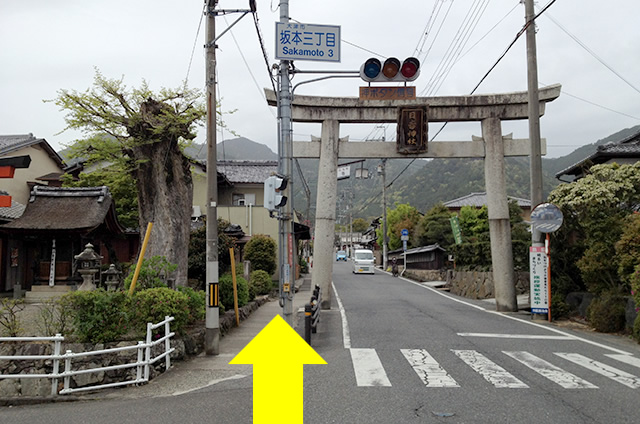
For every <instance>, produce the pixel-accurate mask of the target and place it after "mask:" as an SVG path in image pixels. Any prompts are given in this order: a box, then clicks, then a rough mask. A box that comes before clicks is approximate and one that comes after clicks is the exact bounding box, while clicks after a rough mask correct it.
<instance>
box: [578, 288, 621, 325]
mask: <svg viewBox="0 0 640 424" xmlns="http://www.w3.org/2000/svg"><path fill="white" fill-rule="evenodd" d="M587 318H588V319H589V323H590V324H591V326H592V327H593V328H595V329H596V331H600V332H601V333H615V332H618V331H622V330H624V328H625V326H626V318H625V300H624V298H623V297H622V296H618V295H616V294H614V293H611V292H608V293H606V292H605V293H603V294H602V295H601V296H600V297H596V298H594V299H593V301H592V302H591V304H590V305H589V308H587Z"/></svg>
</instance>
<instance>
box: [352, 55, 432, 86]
mask: <svg viewBox="0 0 640 424" xmlns="http://www.w3.org/2000/svg"><path fill="white" fill-rule="evenodd" d="M419 75H420V61H419V60H418V59H416V58H415V57H410V58H407V59H405V60H404V62H402V63H400V61H399V60H398V59H396V58H395V57H390V58H389V59H387V60H385V61H384V63H381V62H380V60H378V59H376V58H371V59H368V60H367V61H366V62H365V63H364V64H363V65H362V66H361V67H360V78H362V79H363V80H365V81H367V82H388V81H395V82H407V81H413V80H415V79H416V78H418V76H419Z"/></svg>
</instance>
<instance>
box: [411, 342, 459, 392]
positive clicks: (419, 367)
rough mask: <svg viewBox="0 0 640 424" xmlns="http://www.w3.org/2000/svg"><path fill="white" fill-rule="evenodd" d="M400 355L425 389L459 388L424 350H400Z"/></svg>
mask: <svg viewBox="0 0 640 424" xmlns="http://www.w3.org/2000/svg"><path fill="white" fill-rule="evenodd" d="M401 352H402V354H403V355H404V357H405V358H407V361H409V363H410V364H411V366H412V367H413V370H414V371H415V372H416V374H418V377H420V379H421V380H422V381H423V382H424V384H425V386H427V387H460V385H459V384H458V383H457V382H456V381H455V380H454V379H453V378H452V377H451V376H450V375H449V374H447V372H446V371H445V370H444V369H443V368H442V367H441V366H440V364H438V362H437V361H436V360H435V359H434V358H433V357H432V356H431V355H430V354H429V352H427V351H426V350H424V349H401Z"/></svg>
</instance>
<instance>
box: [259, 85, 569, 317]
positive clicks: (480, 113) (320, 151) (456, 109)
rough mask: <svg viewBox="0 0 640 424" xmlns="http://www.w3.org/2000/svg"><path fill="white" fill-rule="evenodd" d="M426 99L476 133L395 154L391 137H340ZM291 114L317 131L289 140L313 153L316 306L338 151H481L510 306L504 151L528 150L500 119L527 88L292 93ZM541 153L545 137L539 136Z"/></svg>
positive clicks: (495, 261) (552, 89)
mask: <svg viewBox="0 0 640 424" xmlns="http://www.w3.org/2000/svg"><path fill="white" fill-rule="evenodd" d="M560 89H561V86H560V85H559V84H558V85H553V86H549V87H546V88H544V89H541V90H540V92H539V101H540V115H541V116H542V115H543V114H544V110H545V104H546V103H547V102H550V101H553V100H555V99H556V98H558V96H559V95H560ZM265 92H266V97H267V101H268V103H269V105H271V106H276V104H277V100H276V96H275V93H274V92H273V91H272V90H265ZM400 106H403V107H404V106H409V107H422V106H427V107H428V120H429V122H470V121H480V122H481V124H482V137H472V140H471V141H462V142H460V141H438V142H435V141H432V142H429V144H428V151H427V152H424V153H420V154H412V155H403V154H400V153H398V152H397V151H396V142H379V141H375V142H357V143H356V142H349V141H348V138H346V139H340V138H339V135H340V124H341V123H349V124H352V123H369V124H370V123H375V124H379V123H395V122H397V118H398V107H400ZM291 117H292V122H314V123H321V124H322V136H321V138H320V139H319V140H317V139H314V140H312V141H311V142H294V143H293V157H295V158H319V159H320V163H319V169H318V193H317V201H316V205H317V206H316V222H315V241H314V255H313V257H314V272H313V274H312V284H313V285H316V284H317V285H319V286H320V287H321V289H322V297H323V299H322V305H321V306H322V308H323V309H330V308H331V297H332V296H331V278H332V270H333V243H334V233H335V219H336V199H337V178H336V173H337V166H338V158H358V159H362V158H404V159H406V158H408V157H420V158H484V160H485V161H484V163H485V166H484V169H485V186H486V191H487V201H488V212H489V231H490V237H491V257H492V265H493V279H494V286H495V293H496V307H497V310H498V311H517V310H518V305H517V300H516V292H515V284H514V272H513V254H512V250H511V226H510V222H509V205H508V200H507V189H506V182H505V170H504V157H505V156H529V155H530V150H531V146H530V143H529V140H528V139H513V138H511V136H503V135H502V126H501V121H503V120H517V119H528V93H527V92H526V91H523V92H514V93H505V94H487V95H473V96H451V97H420V98H417V99H415V100H403V101H397V100H395V101H394V100H386V101H376V100H364V101H363V100H359V99H358V98H350V97H345V98H338V97H316V96H295V97H293V100H292V114H291ZM542 144H543V145H542V153H543V154H545V153H546V144H545V141H544V140H543V142H542Z"/></svg>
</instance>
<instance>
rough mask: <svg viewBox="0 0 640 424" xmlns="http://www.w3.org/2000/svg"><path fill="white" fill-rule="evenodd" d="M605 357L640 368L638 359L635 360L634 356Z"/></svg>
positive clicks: (611, 355) (610, 355)
mask: <svg viewBox="0 0 640 424" xmlns="http://www.w3.org/2000/svg"><path fill="white" fill-rule="evenodd" d="M605 356H608V357H609V358H613V359H616V360H618V361H620V362H624V363H625V364H629V365H633V366H634V367H638V368H640V358H636V357H635V356H629V355H615V354H607V355H605Z"/></svg>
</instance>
